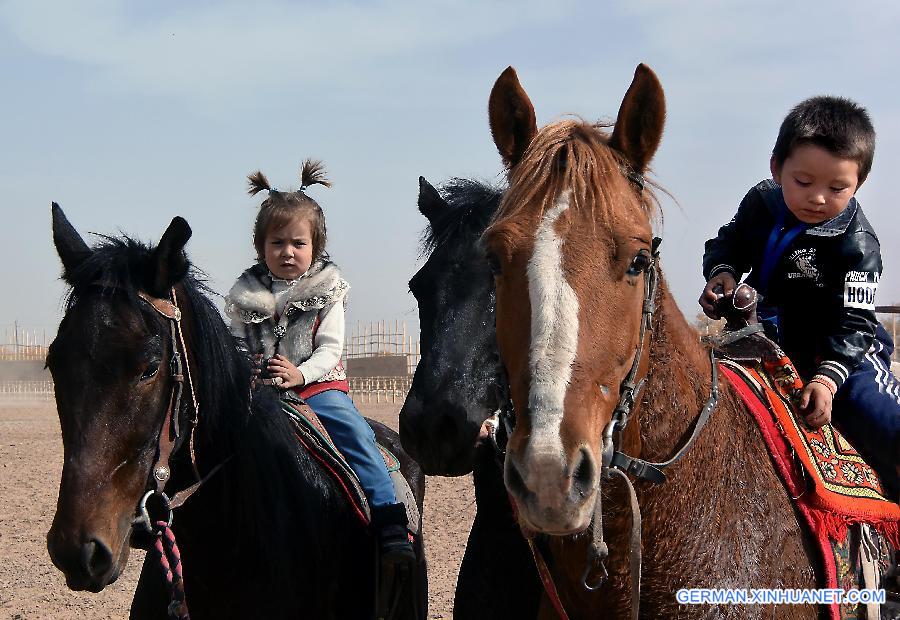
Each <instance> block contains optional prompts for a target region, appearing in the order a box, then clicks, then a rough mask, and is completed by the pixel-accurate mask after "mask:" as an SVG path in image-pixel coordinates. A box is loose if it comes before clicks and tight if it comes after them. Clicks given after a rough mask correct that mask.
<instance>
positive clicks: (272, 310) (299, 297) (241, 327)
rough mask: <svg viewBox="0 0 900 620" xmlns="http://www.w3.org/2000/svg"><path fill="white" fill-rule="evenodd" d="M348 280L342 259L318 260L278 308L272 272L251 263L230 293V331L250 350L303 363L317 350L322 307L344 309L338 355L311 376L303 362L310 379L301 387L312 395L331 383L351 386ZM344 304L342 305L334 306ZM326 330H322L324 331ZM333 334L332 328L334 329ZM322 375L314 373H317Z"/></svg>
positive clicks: (227, 310)
mask: <svg viewBox="0 0 900 620" xmlns="http://www.w3.org/2000/svg"><path fill="white" fill-rule="evenodd" d="M349 290H350V285H349V283H348V282H347V281H346V280H344V278H343V277H342V275H341V272H340V270H339V269H338V267H337V265H335V264H334V263H332V262H330V261H328V260H318V261H316V262H315V263H313V265H312V266H311V267H310V269H309V271H307V272H306V274H304V275H303V276H302V277H301V278H299V279H298V280H297V281H296V282H295V283H294V284H293V285H292V286H291V287H290V289H288V291H287V292H286V293H285V294H284V297H283V298H282V299H283V300H284V301H283V302H282V303H283V305H282V307H281V308H276V307H275V304H276V301H275V295H274V294H273V293H272V277H271V275H270V274H269V272H268V270H267V269H266V268H265V267H264V266H262V265H254V266H253V267H251V268H250V269H247V270H246V271H245V272H244V273H243V274H241V276H240V277H239V278H238V279H237V282H235V283H234V286H232V287H231V290H230V291H229V292H228V295H227V296H226V298H225V314H226V315H227V316H228V317H229V318H230V319H231V332H232V333H233V334H234V335H235V336H237V337H238V338H242V339H243V340H244V341H245V343H246V346H247V349H248V352H249V353H251V354H256V353H262V354H263V356H264V358H266V359H268V358H270V357H272V356H273V355H275V354H276V353H280V354H281V355H284V356H285V357H286V358H288V359H289V360H290V361H291V362H293V363H294V364H295V365H296V366H298V367H300V366H301V365H302V364H303V363H304V362H307V361H308V360H310V358H311V357H312V355H313V353H314V351H315V350H316V344H315V341H316V335H317V332H318V330H319V325H320V322H321V318H322V315H323V313H325V312H329V313H330V311H331V310H339V314H340V324H339V330H335V331H336V332H338V331H339V333H335V334H333V336H334V338H337V339H338V340H337V342H336V343H332V345H333V346H334V347H338V356H337V360H336V363H335V366H334V367H333V368H332V369H330V370H329V369H328V368H321V369H319V370H318V372H313V373H311V374H312V376H307V374H310V373H309V370H308V369H306V368H302V369H301V371H303V370H306V372H304V376H305V377H306V381H307V382H306V385H305V386H303V388H302V389H297V390H296V391H298V392H299V393H300V395H301V397H309V396H312V395H313V394H317V393H319V392H322V391H324V390H327V389H340V390H342V391H345V392H346V391H347V389H348V387H349V386H348V385H347V374H346V372H345V371H344V367H343V364H342V363H341V360H340V353H339V351H340V349H342V347H343V338H344V328H343V327H344V326H343V320H344V319H343V316H344V312H343V309H344V304H345V303H346V297H347V292H348V291H349ZM335 304H340V307H339V308H337V307H335ZM324 335H325V334H320V336H324ZM329 335H331V334H329ZM317 374H318V375H320V376H315V375H317Z"/></svg>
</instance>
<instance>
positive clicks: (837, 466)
mask: <svg viewBox="0 0 900 620" xmlns="http://www.w3.org/2000/svg"><path fill="white" fill-rule="evenodd" d="M720 368H721V369H722V372H723V374H725V376H726V377H728V379H729V381H730V382H731V384H732V386H733V387H734V388H735V390H736V391H737V392H738V394H739V395H740V396H741V399H742V400H743V401H744V403H745V404H746V405H747V407H748V408H749V409H750V411H751V413H752V414H753V417H754V418H755V419H756V422H757V424H758V425H759V428H760V431H761V432H762V435H763V438H764V439H765V442H766V446H767V447H768V449H769V453H770V455H771V457H772V460H773V462H774V464H775V469H776V470H777V471H778V473H779V475H780V476H781V478H782V480H783V481H784V484H785V486H786V488H787V491H788V492H789V493H790V495H791V497H792V498H793V499H794V502H795V504H796V506H797V509H798V511H799V512H800V514H801V515H802V516H803V518H804V520H805V521H806V524H807V525H808V527H809V529H810V532H811V533H812V536H813V539H814V540H815V541H816V544H817V547H818V548H819V551H820V552H821V557H822V561H823V564H824V569H825V570H824V574H825V575H826V583H825V584H824V585H823V587H826V588H836V587H843V588H845V589H847V588H878V587H881V583H880V577H879V575H883V574H884V573H885V572H887V570H888V569H890V567H891V565H892V562H893V558H892V556H893V555H894V550H896V549H900V505H898V504H897V503H895V502H893V501H891V500H890V499H889V498H887V497H886V496H885V493H884V489H883V487H882V484H881V480H880V479H879V478H878V475H877V474H876V472H875V471H874V470H873V469H872V468H871V467H870V466H869V465H868V464H867V463H866V462H865V461H864V460H863V458H862V457H861V456H860V455H859V453H858V452H857V451H856V450H855V449H854V448H853V446H852V445H850V443H849V442H848V441H847V440H846V439H844V437H843V436H842V435H841V434H840V433H839V432H838V431H837V430H836V429H835V428H834V427H832V426H831V425H830V424H826V425H825V426H823V427H822V428H820V429H816V430H812V429H810V428H809V427H807V426H806V424H805V423H804V422H803V421H802V418H801V416H799V415H798V414H797V413H796V412H795V407H794V405H793V403H794V401H795V399H796V398H797V397H798V396H799V394H800V392H801V391H802V389H803V382H802V381H801V379H800V378H799V376H798V375H797V373H796V372H795V371H794V368H793V365H792V364H791V362H790V360H789V359H788V358H787V357H786V356H783V355H782V357H780V358H778V359H774V360H762V361H758V362H750V361H746V360H743V361H741V362H737V361H734V360H731V359H724V360H721V361H720ZM872 530H874V531H875V532H877V535H876V534H874V532H872ZM865 539H868V541H869V542H868V543H866V544H864V545H863V544H861V543H860V540H865ZM866 547H868V549H867V550H866V553H867V555H868V557H869V559H870V560H873V562H871V563H870V565H869V566H868V568H867V569H866V570H863V567H861V566H859V560H860V559H861V556H860V555H859V554H860V549H863V548H866ZM851 549H854V550H855V555H854V554H852V553H851ZM866 572H868V573H869V574H868V576H866V575H864V573H866ZM872 573H874V575H873V574H872ZM866 577H867V578H866ZM859 613H860V612H859V611H858V610H857V609H856V608H855V606H853V608H846V609H845V608H842V607H839V606H838V605H832V606H831V607H830V609H829V610H828V617H829V618H832V619H835V620H837V619H839V618H849V617H853V618H857V617H866V616H864V615H863V616H860V615H859ZM869 615H870V616H871V615H872V612H871V611H870V612H869Z"/></svg>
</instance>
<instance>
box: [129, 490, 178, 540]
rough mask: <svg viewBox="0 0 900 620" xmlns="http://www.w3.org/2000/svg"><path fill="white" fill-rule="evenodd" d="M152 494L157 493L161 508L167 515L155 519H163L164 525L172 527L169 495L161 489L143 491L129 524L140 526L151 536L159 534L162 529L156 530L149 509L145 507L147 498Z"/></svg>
mask: <svg viewBox="0 0 900 620" xmlns="http://www.w3.org/2000/svg"><path fill="white" fill-rule="evenodd" d="M154 495H159V498H160V501H161V502H162V507H163V510H165V511H166V512H167V513H168V516H167V517H166V518H165V519H157V521H165V522H166V527H172V517H173V513H172V504H171V501H170V500H169V496H168V495H166V494H165V493H163V492H162V491H155V490H150V491H147V492H146V493H144V496H143V497H142V498H141V501H140V502H139V503H138V508H137V509H138V514H137V515H136V516H135V517H134V519H133V520H132V522H131V526H132V527H135V528H138V527H139V528H140V529H142V530H143V531H145V532H147V533H148V534H151V535H153V536H159V535H160V534H161V533H162V531H161V530H157V529H156V527H155V526H154V521H153V520H152V519H151V517H150V509H149V508H148V507H147V500H149V499H150V498H151V497H153V496H154Z"/></svg>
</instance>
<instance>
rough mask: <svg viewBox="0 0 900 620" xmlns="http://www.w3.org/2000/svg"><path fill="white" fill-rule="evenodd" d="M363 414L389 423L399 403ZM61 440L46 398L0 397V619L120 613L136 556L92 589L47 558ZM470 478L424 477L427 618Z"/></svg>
mask: <svg viewBox="0 0 900 620" xmlns="http://www.w3.org/2000/svg"><path fill="white" fill-rule="evenodd" d="M360 408H361V409H362V410H363V414H364V415H367V416H369V417H372V418H375V419H377V420H379V421H381V422H384V423H386V424H388V425H390V426H393V427H394V428H396V426H397V411H398V409H399V405H397V406H392V405H365V406H362V407H360ZM61 469H62V443H61V441H60V435H59V423H58V421H57V418H56V412H55V408H54V406H53V404H52V403H17V404H9V403H7V404H4V403H0V619H3V620H5V619H15V620H26V619H27V620H35V619H39V618H40V619H43V618H92V619H93V618H97V619H101V618H127V617H128V608H129V605H130V602H131V596H132V593H133V591H134V586H135V583H136V581H137V576H138V571H139V569H140V564H141V561H142V560H143V553H142V552H133V553H132V555H131V559H130V560H129V562H128V567H127V569H126V571H125V573H124V574H123V575H122V577H120V578H119V580H118V581H117V582H116V583H114V584H112V585H111V586H109V587H108V588H106V589H105V590H104V591H103V592H101V593H100V594H90V593H84V592H71V591H70V590H68V589H67V588H66V585H65V581H64V579H63V576H62V573H60V572H59V571H58V570H57V569H56V568H55V567H54V566H53V564H51V562H50V558H49V557H48V555H47V549H46V546H45V536H46V533H47V530H48V529H49V528H50V522H51V520H52V519H53V512H54V510H55V507H56V494H57V488H58V484H59V475H60V471H61ZM474 510H475V506H474V495H473V491H472V482H471V478H470V477H468V476H467V477H464V478H429V479H428V483H427V493H426V500H425V524H426V525H425V533H426V537H427V538H426V544H427V546H428V547H427V548H428V560H429V590H430V605H429V616H430V617H431V618H450V617H451V611H452V605H453V589H454V587H455V585H456V575H457V572H458V570H459V563H460V561H461V560H462V554H463V550H464V548H465V544H466V536H467V535H468V532H469V528H470V527H471V523H472V518H473V516H474Z"/></svg>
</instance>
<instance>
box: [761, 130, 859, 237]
mask: <svg viewBox="0 0 900 620" xmlns="http://www.w3.org/2000/svg"><path fill="white" fill-rule="evenodd" d="M770 167H771V170H772V178H774V179H775V182H776V183H778V184H779V185H781V187H782V189H783V190H784V201H785V203H787V207H788V209H790V211H791V213H793V214H794V216H795V217H796V218H797V219H798V220H800V221H801V222H803V223H804V224H820V223H821V222H824V221H826V220H830V219H831V218H833V217H834V216H836V215H837V214H838V213H840V212H841V211H843V210H844V209H845V208H847V203H849V202H850V199H851V198H852V197H853V194H855V193H856V188H857V187H859V164H858V163H856V162H855V161H853V160H852V159H843V158H841V157H838V156H837V155H834V154H833V153H831V152H830V151H828V150H826V149H824V148H822V147H820V146H816V145H814V144H803V145H801V146H798V147H797V148H795V149H794V151H793V152H792V153H791V154H790V156H789V157H788V158H787V159H786V160H785V161H784V164H783V165H782V166H781V169H780V170H779V169H777V168H776V165H775V160H774V159H773V160H772V161H771V162H770Z"/></svg>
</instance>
